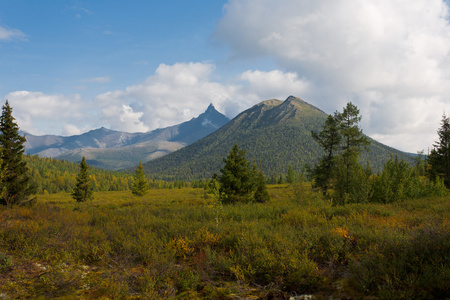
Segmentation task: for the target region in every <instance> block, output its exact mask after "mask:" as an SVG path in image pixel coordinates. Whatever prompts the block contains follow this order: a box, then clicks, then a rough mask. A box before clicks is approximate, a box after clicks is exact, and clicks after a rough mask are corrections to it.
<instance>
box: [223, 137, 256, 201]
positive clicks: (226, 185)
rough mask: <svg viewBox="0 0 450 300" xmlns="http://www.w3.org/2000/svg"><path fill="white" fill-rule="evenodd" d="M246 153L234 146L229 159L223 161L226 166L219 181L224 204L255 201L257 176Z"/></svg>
mask: <svg viewBox="0 0 450 300" xmlns="http://www.w3.org/2000/svg"><path fill="white" fill-rule="evenodd" d="M245 153H246V152H245V150H239V147H238V146H237V144H234V146H233V148H232V149H231V151H230V153H229V154H228V156H227V158H226V159H224V160H223V161H224V163H225V165H224V166H223V168H222V169H220V172H221V173H222V175H220V176H219V177H218V181H219V183H220V195H221V197H222V203H224V204H229V203H236V202H249V201H251V200H253V199H252V198H253V192H254V189H255V174H254V171H253V168H252V167H251V166H250V164H249V162H248V161H247V159H246V157H245Z"/></svg>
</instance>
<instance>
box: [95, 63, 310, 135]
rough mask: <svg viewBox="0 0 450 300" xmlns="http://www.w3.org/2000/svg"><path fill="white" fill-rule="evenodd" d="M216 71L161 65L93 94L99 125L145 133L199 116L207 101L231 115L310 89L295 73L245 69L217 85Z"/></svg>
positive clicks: (192, 65) (198, 66) (207, 66)
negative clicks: (149, 73) (119, 87)
mask: <svg viewBox="0 0 450 300" xmlns="http://www.w3.org/2000/svg"><path fill="white" fill-rule="evenodd" d="M214 71H215V66H214V65H213V64H209V63H199V62H197V63H193V62H191V63H177V64H174V65H165V64H161V65H160V66H159V67H158V68H157V69H156V71H155V74H154V75H152V76H150V77H148V78H147V79H146V80H144V81H143V82H142V83H139V84H136V85H133V86H129V87H127V88H126V89H125V90H118V91H113V92H108V93H104V94H101V95H99V96H97V97H96V99H95V105H98V106H99V107H102V118H103V121H104V123H107V124H108V126H109V127H110V128H112V129H116V130H121V131H144V130H151V129H156V128H162V127H167V126H171V125H175V124H179V123H181V122H183V121H187V120H189V119H191V118H193V117H197V116H198V115H199V114H201V113H202V112H203V111H204V110H205V109H206V108H207V107H208V105H209V104H210V103H213V104H214V106H215V107H216V109H218V110H219V111H221V112H222V113H224V114H225V115H227V116H228V117H234V116H236V114H238V113H240V112H241V111H242V110H244V109H247V108H248V107H250V106H252V105H254V104H256V103H258V102H260V101H261V100H266V99H270V98H278V97H280V98H281V99H284V98H286V97H287V96H289V92H288V91H294V92H298V93H299V94H300V93H302V92H304V91H306V90H307V89H308V83H307V82H305V81H303V80H302V79H300V78H298V76H297V75H296V74H294V73H283V72H281V71H271V72H262V71H246V72H244V73H242V74H240V75H238V76H236V78H234V79H233V80H230V82H227V83H220V82H216V81H214V80H213V79H212V78H213V77H214V75H213V73H214ZM286 93H287V94H286ZM124 107H125V108H126V109H124Z"/></svg>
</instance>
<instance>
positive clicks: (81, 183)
mask: <svg viewBox="0 0 450 300" xmlns="http://www.w3.org/2000/svg"><path fill="white" fill-rule="evenodd" d="M72 198H73V199H75V200H76V201H77V202H85V201H87V200H92V199H93V198H94V194H93V191H92V186H91V178H90V177H89V166H88V164H87V163H86V158H85V157H84V156H83V159H82V160H81V163H80V172H79V173H78V175H77V182H76V185H75V189H74V190H73V191H72Z"/></svg>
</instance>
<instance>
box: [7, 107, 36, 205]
mask: <svg viewBox="0 0 450 300" xmlns="http://www.w3.org/2000/svg"><path fill="white" fill-rule="evenodd" d="M25 142H26V139H25V137H24V136H21V135H20V134H19V126H18V125H17V123H16V122H15V118H14V117H13V116H12V108H11V107H10V106H9V103H8V100H6V103H5V105H4V106H3V109H2V116H1V119H0V149H1V164H0V170H1V171H0V172H1V173H3V174H2V176H1V177H2V181H1V191H2V195H1V198H0V204H3V205H10V204H19V205H20V204H25V203H28V202H29V201H30V200H28V197H29V196H30V194H31V193H32V187H31V186H30V177H29V175H28V167H27V163H26V162H25V161H24V160H23V154H24V152H25V147H24V145H23V144H24V143H25Z"/></svg>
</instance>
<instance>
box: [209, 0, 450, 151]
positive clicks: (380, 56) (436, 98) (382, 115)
mask: <svg viewBox="0 0 450 300" xmlns="http://www.w3.org/2000/svg"><path fill="white" fill-rule="evenodd" d="M224 12H225V13H224V16H223V18H222V19H221V20H220V21H219V23H218V25H217V28H216V32H215V34H214V37H215V38H216V39H217V40H219V41H222V42H223V43H225V44H226V45H228V46H229V47H230V49H231V50H232V55H233V56H237V57H241V58H243V59H245V58H246V57H249V56H251V57H254V56H258V55H259V56H269V57H272V58H274V59H275V61H276V62H277V63H278V64H279V66H280V68H283V69H286V70H288V71H289V72H292V73H293V74H298V76H300V77H301V78H302V82H306V83H307V86H305V88H306V91H305V94H304V95H306V98H308V99H310V102H312V103H313V104H315V105H317V106H319V107H320V108H322V109H324V110H325V111H328V112H333V111H334V110H341V109H342V107H343V106H344V105H345V103H346V102H348V101H353V102H354V103H355V104H357V105H358V107H360V109H361V113H362V114H363V127H364V128H365V132H366V133H368V134H371V135H373V136H377V137H378V138H379V140H380V141H382V142H385V143H388V144H390V145H391V146H396V147H399V148H401V149H404V150H409V151H415V150H414V149H416V150H420V149H424V148H425V147H426V145H431V144H432V142H433V139H434V137H435V132H436V129H437V126H438V125H439V121H440V118H441V115H442V111H443V110H447V111H448V110H449V108H450V107H449V102H448V99H446V97H447V95H448V94H449V92H450V25H449V22H448V6H447V4H446V3H445V2H444V1H442V0H417V1H413V2H411V1H407V0H399V1H390V0H380V1H372V0H361V1H352V0H323V1H298V0H284V1H283V3H282V4H281V3H280V2H279V1H274V0H245V1H238V0H230V1H229V2H228V4H226V5H225V7H224ZM297 96H300V97H305V96H303V95H301V94H298V95H297ZM391 142H393V143H391Z"/></svg>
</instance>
